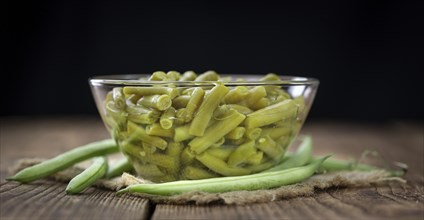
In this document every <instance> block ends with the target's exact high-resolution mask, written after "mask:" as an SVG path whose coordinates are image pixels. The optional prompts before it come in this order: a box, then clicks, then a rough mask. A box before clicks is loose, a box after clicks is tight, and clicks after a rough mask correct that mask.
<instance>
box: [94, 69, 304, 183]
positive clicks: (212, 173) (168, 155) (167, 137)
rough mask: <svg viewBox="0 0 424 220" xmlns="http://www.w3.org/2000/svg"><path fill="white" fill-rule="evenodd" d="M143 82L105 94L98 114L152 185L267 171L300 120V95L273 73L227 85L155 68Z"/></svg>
mask: <svg viewBox="0 0 424 220" xmlns="http://www.w3.org/2000/svg"><path fill="white" fill-rule="evenodd" d="M142 80H143V81H140V82H144V83H143V85H141V84H139V85H128V86H121V87H114V88H113V89H111V91H109V92H108V93H107V95H106V97H105V99H104V102H103V105H104V111H103V113H102V114H103V115H102V117H103V119H104V121H105V122H106V124H107V125H108V127H109V128H110V130H111V131H112V133H113V137H114V138H115V139H116V141H117V143H118V144H119V147H120V150H121V152H123V153H124V154H125V155H126V156H127V157H128V158H129V160H130V163H131V164H132V165H133V166H134V168H135V170H136V171H137V173H138V174H139V175H140V176H141V177H143V178H145V179H148V180H151V181H153V182H169V181H175V180H196V179H205V178H213V177H223V176H240V175H247V174H253V173H258V172H261V171H263V170H266V169H269V168H271V167H273V166H275V165H276V164H279V163H280V162H281V160H282V158H283V156H284V154H285V152H286V149H287V147H288V146H289V145H290V143H291V142H292V140H293V138H294V137H295V136H296V134H297V133H298V131H299V129H300V126H301V124H302V122H303V120H304V117H303V116H304V111H305V103H304V99H303V97H302V96H298V97H291V96H290V94H289V93H287V91H285V90H284V88H282V86H279V84H278V83H279V82H280V78H279V77H278V76H277V75H275V74H267V75H265V76H264V77H262V78H261V79H259V82H260V83H257V84H255V85H252V84H250V83H247V82H245V81H243V79H237V82H240V84H237V85H231V86H230V84H227V82H229V81H230V80H231V79H229V78H228V77H221V76H220V75H218V74H217V73H216V72H214V71H207V72H204V73H202V74H196V73H195V72H193V71H187V72H184V73H183V74H181V73H179V72H176V71H169V72H167V73H165V72H162V71H156V72H154V73H153V74H151V75H150V76H149V78H147V79H142ZM205 81H207V82H205ZM157 82H160V83H157ZM181 82H182V83H181ZM188 82H189V83H188ZM243 82H245V83H243Z"/></svg>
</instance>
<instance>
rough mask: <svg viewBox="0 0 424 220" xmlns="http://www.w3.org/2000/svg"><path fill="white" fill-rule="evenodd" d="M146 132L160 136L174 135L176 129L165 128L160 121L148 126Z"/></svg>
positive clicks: (171, 136)
mask: <svg viewBox="0 0 424 220" xmlns="http://www.w3.org/2000/svg"><path fill="white" fill-rule="evenodd" d="M146 133H147V134H148V135H153V136H159V137H169V138H173V137H174V130H172V129H164V128H162V126H161V125H160V124H159V123H154V124H151V125H147V126H146Z"/></svg>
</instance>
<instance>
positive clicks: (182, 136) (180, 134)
mask: <svg viewBox="0 0 424 220" xmlns="http://www.w3.org/2000/svg"><path fill="white" fill-rule="evenodd" d="M174 130H175V133H174V141H175V142H181V141H185V140H188V139H191V138H193V137H194V136H193V135H190V134H189V133H188V131H189V130H190V124H186V125H183V126H180V127H176V128H175V129H174Z"/></svg>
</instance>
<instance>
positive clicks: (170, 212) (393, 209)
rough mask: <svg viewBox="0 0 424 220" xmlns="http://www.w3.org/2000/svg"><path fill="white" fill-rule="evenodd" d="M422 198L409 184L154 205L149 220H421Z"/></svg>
mask: <svg viewBox="0 0 424 220" xmlns="http://www.w3.org/2000/svg"><path fill="white" fill-rule="evenodd" d="M403 187H406V188H405V189H404V190H405V191H404V192H403V193H402V194H401V195H400V194H398V193H395V192H396V191H399V190H401V189H402V188H403ZM423 199H424V196H423V193H422V191H421V192H420V191H418V189H416V188H413V187H412V186H410V185H407V186H401V185H399V184H392V185H389V186H384V187H378V188H377V187H370V188H359V189H331V190H327V191H325V192H317V193H316V195H315V196H313V197H299V198H293V199H286V200H282V201H275V202H269V203H261V204H251V205H246V206H224V205H214V206H195V205H190V206H179V205H156V209H155V212H154V213H153V216H152V219H170V220H171V219H240V218H241V217H242V218H243V219H422V217H424V205H423V204H424V203H423V202H424V201H423Z"/></svg>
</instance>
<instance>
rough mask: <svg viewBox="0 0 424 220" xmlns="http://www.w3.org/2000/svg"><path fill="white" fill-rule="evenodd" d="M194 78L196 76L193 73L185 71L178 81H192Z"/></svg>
mask: <svg viewBox="0 0 424 220" xmlns="http://www.w3.org/2000/svg"><path fill="white" fill-rule="evenodd" d="M196 77H197V75H196V73H195V72H194V71H185V72H184V73H183V75H182V76H181V77H180V79H179V81H193V80H194V79H196Z"/></svg>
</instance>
